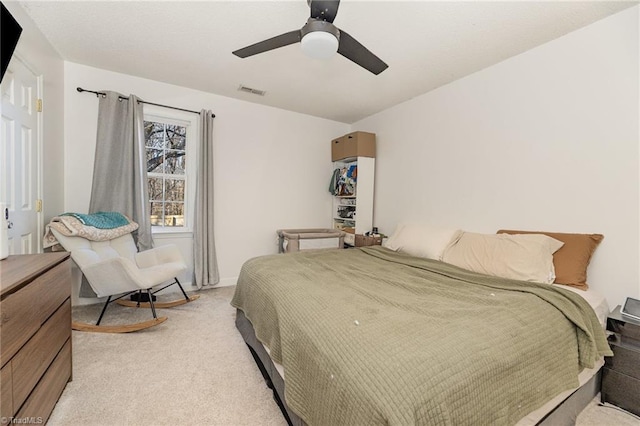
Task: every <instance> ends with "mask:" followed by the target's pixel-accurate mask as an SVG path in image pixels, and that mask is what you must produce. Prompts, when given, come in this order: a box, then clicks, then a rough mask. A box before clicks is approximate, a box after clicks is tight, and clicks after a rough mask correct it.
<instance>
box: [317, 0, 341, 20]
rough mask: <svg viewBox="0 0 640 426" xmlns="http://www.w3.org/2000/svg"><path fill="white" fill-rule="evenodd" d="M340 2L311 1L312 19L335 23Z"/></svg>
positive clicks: (335, 0) (327, 0)
mask: <svg viewBox="0 0 640 426" xmlns="http://www.w3.org/2000/svg"><path fill="white" fill-rule="evenodd" d="M338 6H340V0H309V8H310V9H311V17H312V18H314V19H320V20H322V21H327V22H331V23H333V20H334V19H336V15H337V14H338Z"/></svg>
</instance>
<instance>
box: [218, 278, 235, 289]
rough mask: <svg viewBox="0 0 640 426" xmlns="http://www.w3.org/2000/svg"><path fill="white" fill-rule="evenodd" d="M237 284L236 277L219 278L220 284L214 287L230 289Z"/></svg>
mask: <svg viewBox="0 0 640 426" xmlns="http://www.w3.org/2000/svg"><path fill="white" fill-rule="evenodd" d="M237 282H238V277H232V278H221V279H220V282H219V283H218V284H217V285H216V287H231V286H234V285H236V283H237Z"/></svg>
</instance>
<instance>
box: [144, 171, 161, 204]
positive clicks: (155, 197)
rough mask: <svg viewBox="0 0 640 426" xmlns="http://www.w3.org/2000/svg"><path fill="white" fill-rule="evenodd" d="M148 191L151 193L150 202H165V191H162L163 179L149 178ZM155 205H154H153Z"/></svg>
mask: <svg viewBox="0 0 640 426" xmlns="http://www.w3.org/2000/svg"><path fill="white" fill-rule="evenodd" d="M147 182H148V183H149V185H148V191H149V200H150V201H163V200H164V197H163V190H162V178H158V177H150V178H147ZM152 204H153V203H152Z"/></svg>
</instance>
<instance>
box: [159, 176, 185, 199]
mask: <svg viewBox="0 0 640 426" xmlns="http://www.w3.org/2000/svg"><path fill="white" fill-rule="evenodd" d="M164 185H165V188H164V196H165V201H181V202H182V201H184V180H182V179H165V181H164Z"/></svg>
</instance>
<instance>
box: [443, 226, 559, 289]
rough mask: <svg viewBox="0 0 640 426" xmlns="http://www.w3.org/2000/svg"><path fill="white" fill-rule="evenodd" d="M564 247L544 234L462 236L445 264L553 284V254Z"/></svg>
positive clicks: (447, 253) (489, 273)
mask: <svg viewBox="0 0 640 426" xmlns="http://www.w3.org/2000/svg"><path fill="white" fill-rule="evenodd" d="M563 245H564V243H563V242H561V241H558V240H556V239H554V238H551V237H549V236H547V235H543V234H517V235H509V234H476V233H473V232H463V233H462V235H461V236H460V238H459V239H458V241H457V242H456V243H455V244H454V245H452V246H451V247H449V248H448V249H447V250H446V251H445V253H444V256H443V257H442V260H443V261H444V262H447V263H451V264H453V265H456V266H459V267H461V268H464V269H468V270H470V271H474V272H478V273H481V274H486V275H493V276H496V277H503V278H511V279H515V280H521V281H533V282H538V283H547V284H550V283H552V282H553V281H554V280H555V278H556V274H555V269H554V268H553V253H555V252H556V251H557V250H559V249H560V247H562V246H563Z"/></svg>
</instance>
